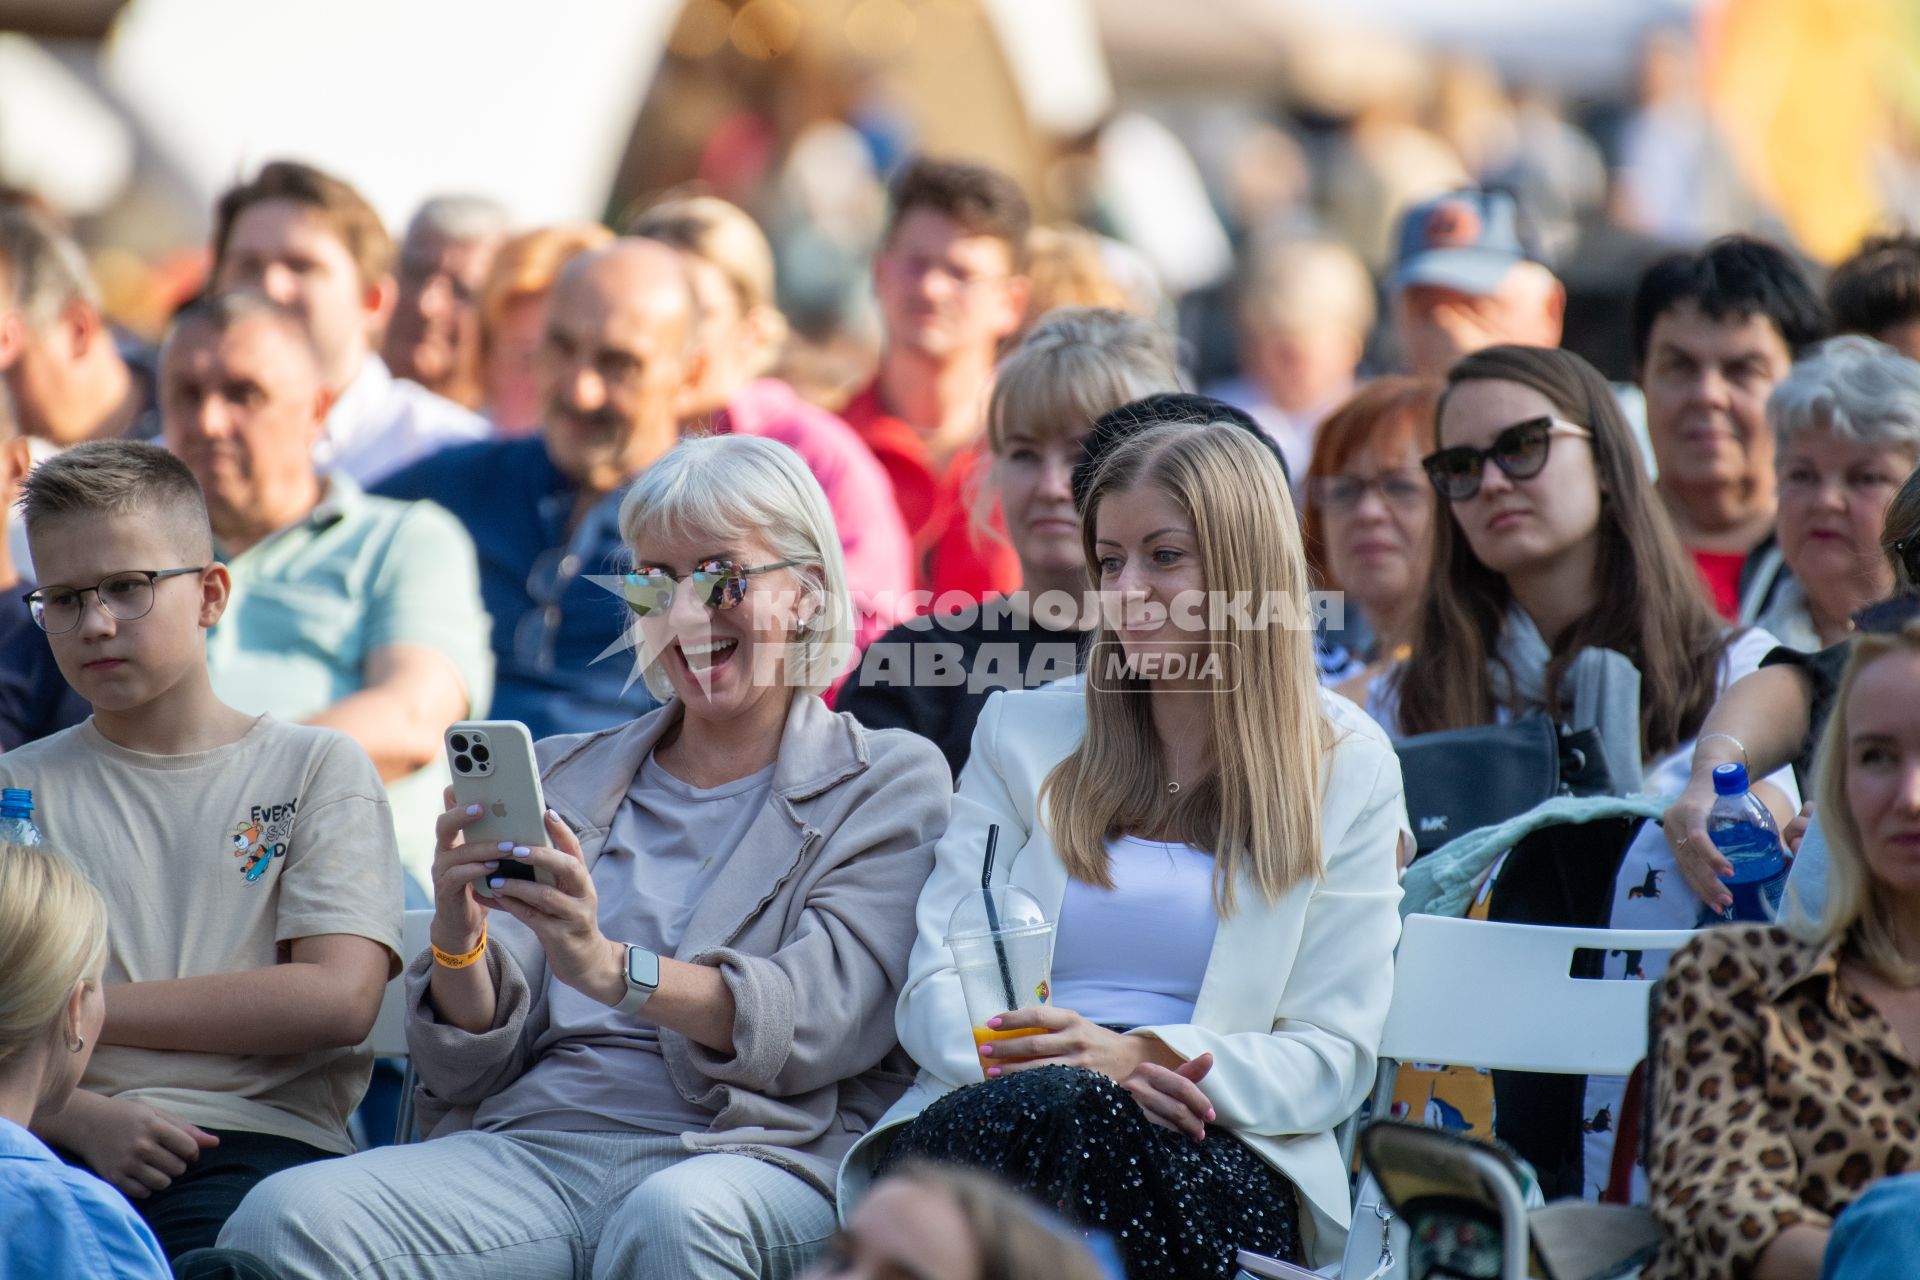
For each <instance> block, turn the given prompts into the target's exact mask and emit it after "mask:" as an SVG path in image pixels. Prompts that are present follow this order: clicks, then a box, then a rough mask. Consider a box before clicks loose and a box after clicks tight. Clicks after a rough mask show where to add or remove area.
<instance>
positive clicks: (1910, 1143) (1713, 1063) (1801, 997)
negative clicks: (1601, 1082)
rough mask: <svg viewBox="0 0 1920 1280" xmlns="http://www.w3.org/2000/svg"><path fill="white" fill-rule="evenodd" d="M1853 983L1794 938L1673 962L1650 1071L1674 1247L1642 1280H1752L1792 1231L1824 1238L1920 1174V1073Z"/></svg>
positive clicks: (1661, 1182) (1721, 940)
mask: <svg viewBox="0 0 1920 1280" xmlns="http://www.w3.org/2000/svg"><path fill="white" fill-rule="evenodd" d="M1838 976H1839V955H1838V953H1837V951H1836V949H1835V948H1832V947H1821V946H1819V945H1817V944H1814V943H1810V942H1805V941H1802V940H1801V939H1800V938H1799V937H1797V936H1796V935H1794V934H1792V933H1789V932H1788V931H1787V930H1785V929H1779V928H1761V927H1755V926H1747V927H1737V926H1736V927H1727V928H1719V929H1712V930H1709V931H1707V932H1706V933H1703V934H1701V935H1700V936H1699V937H1698V938H1696V939H1694V940H1693V941H1692V942H1690V943H1688V944H1687V945H1686V946H1685V947H1683V948H1682V949H1680V950H1679V951H1676V952H1675V953H1674V955H1673V959H1672V961H1671V962H1670V964H1669V965H1668V968H1667V972H1666V977H1665V978H1664V979H1663V980H1662V981H1661V984H1660V993H1659V1000H1660V1004H1659V1009H1658V1013H1657V1016H1656V1019H1655V1026H1654V1035H1655V1044H1654V1053H1655V1061H1654V1064H1653V1065H1652V1068H1651V1070H1652V1073H1653V1086H1654V1094H1653V1097H1654V1099H1655V1101H1654V1103H1653V1105H1654V1106H1655V1108H1656V1112H1655V1133H1654V1143H1653V1150H1652V1153H1651V1157H1652V1158H1651V1159H1650V1161H1649V1169H1648V1178H1649V1182H1650V1184H1651V1188H1652V1202H1653V1211H1654V1214H1655V1216H1656V1217H1657V1218H1658V1219H1659V1222H1660V1227H1661V1231H1662V1234H1663V1237H1664V1239H1663V1242H1662V1244H1661V1248H1660V1253H1659V1255H1658V1257H1656V1258H1655V1260H1654V1262H1653V1264H1652V1265H1651V1266H1649V1267H1648V1268H1647V1270H1646V1271H1645V1272H1644V1273H1643V1280H1693V1278H1694V1277H1702V1278H1704V1277H1709V1276H1711V1277H1721V1276H1731V1277H1745V1276H1748V1275H1751V1274H1752V1271H1753V1267H1754V1264H1755V1262H1756V1261H1757V1260H1758V1259H1759V1257H1760V1254H1761V1252H1762V1251H1763V1250H1764V1249H1765V1248H1766V1247H1767V1246H1768V1245H1769V1244H1771V1243H1772V1242H1773V1239H1774V1237H1775V1236H1777V1235H1779V1233H1780V1232H1782V1231H1784V1230H1785V1229H1786V1228H1788V1227H1790V1226H1793V1225H1795V1224H1797V1223H1808V1224H1811V1225H1814V1226H1820V1227H1825V1226H1827V1225H1829V1224H1830V1223H1831V1222H1832V1221H1833V1218H1834V1217H1835V1215H1837V1214H1838V1213H1839V1212H1840V1211H1841V1210H1842V1209H1844V1208H1846V1207H1847V1206H1848V1205H1849V1204H1851V1203H1852V1202H1853V1201H1854V1199H1855V1198H1856V1197H1858V1196H1859V1195H1860V1193H1861V1192H1862V1191H1864V1190H1865V1189H1866V1187H1867V1185H1868V1184H1869V1183H1871V1182H1873V1181H1874V1180H1875V1179H1877V1178H1881V1177H1886V1176H1891V1175H1893V1174H1898V1173H1905V1172H1907V1171H1909V1170H1913V1169H1920V1091H1917V1090H1916V1082H1917V1081H1920V1069H1917V1068H1916V1060H1915V1059H1914V1058H1913V1057H1912V1056H1911V1054H1910V1052H1909V1051H1907V1050H1905V1049H1903V1047H1902V1046H1901V1044H1900V1042H1899V1040H1898V1038H1897V1037H1896V1036H1895V1035H1894V1033H1893V1029H1892V1028H1891V1027H1889V1026H1888V1025H1887V1022H1886V1019H1884V1018H1883V1017H1881V1016H1880V1014H1879V1012H1878V1011H1876V1010H1875V1009H1874V1008H1873V1006H1871V1005H1870V1004H1868V1003H1867V1002H1866V1001H1865V1000H1863V999H1862V998H1861V997H1859V996H1858V995H1855V994H1853V993H1852V992H1850V991H1848V990H1846V989H1845V988H1844V987H1843V986H1842V985H1841V984H1840V982H1839V981H1838V980H1837V979H1838ZM1916 1047H1920V1046H1916Z"/></svg>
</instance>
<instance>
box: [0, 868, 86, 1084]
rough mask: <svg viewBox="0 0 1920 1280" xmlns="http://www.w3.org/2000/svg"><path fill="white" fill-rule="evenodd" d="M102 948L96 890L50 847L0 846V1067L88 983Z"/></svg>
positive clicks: (42, 1031)
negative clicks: (78, 984)
mask: <svg viewBox="0 0 1920 1280" xmlns="http://www.w3.org/2000/svg"><path fill="white" fill-rule="evenodd" d="M106 953H107V908H106V904H105V903H104V902H102V901H101V900H100V894H99V891H98V890H96V889H95V888H94V887H93V886H92V885H91V884H88V883H87V881H86V880H85V879H84V878H83V877H82V876H81V875H80V873H79V872H78V871H75V870H74V869H73V866H72V865H71V864H70V863H69V862H68V861H67V860H66V859H65V858H63V857H61V856H60V855H59V854H57V853H53V852H51V851H49V850H46V849H36V848H30V847H28V846H26V845H18V844H0V974H4V975H6V976H5V981H0V1070H4V1069H5V1068H7V1067H9V1066H11V1065H12V1064H13V1061H14V1059H16V1058H18V1057H19V1056H20V1055H21V1054H22V1053H24V1052H25V1051H26V1050H27V1049H28V1048H29V1047H30V1046H31V1045H32V1044H33V1042H34V1041H35V1040H37V1039H39V1037H40V1036H41V1035H43V1034H44V1033H45V1032H46V1029H47V1027H48V1026H49V1025H51V1024H52V1022H53V1020H54V1019H55V1018H57V1017H59V1016H60V1012H61V1010H63V1009H64V1008H66V1004H67V1000H68V999H69V998H70V997H71V996H72V995H73V986H74V984H75V983H76V982H81V981H89V982H91V981H94V980H95V979H96V978H97V977H98V975H99V973H100V965H101V962H102V961H103V960H104V959H105V958H106Z"/></svg>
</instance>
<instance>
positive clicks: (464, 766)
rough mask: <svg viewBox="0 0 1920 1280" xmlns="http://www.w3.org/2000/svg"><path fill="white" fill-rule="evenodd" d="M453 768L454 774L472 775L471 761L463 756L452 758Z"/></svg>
mask: <svg viewBox="0 0 1920 1280" xmlns="http://www.w3.org/2000/svg"><path fill="white" fill-rule="evenodd" d="M453 768H454V772H456V773H472V772H473V761H471V760H469V759H467V758H466V757H465V756H455V757H454V758H453Z"/></svg>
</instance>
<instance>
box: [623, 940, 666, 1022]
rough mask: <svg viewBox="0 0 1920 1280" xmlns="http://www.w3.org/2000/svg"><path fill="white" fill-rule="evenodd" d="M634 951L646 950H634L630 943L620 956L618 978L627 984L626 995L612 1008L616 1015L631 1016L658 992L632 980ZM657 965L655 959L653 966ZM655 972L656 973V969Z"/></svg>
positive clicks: (656, 988)
mask: <svg viewBox="0 0 1920 1280" xmlns="http://www.w3.org/2000/svg"><path fill="white" fill-rule="evenodd" d="M636 949H637V950H641V951H645V950H646V948H645V947H640V948H635V947H634V945H633V944H632V943H628V944H627V949H626V951H625V952H623V953H622V955H621V960H620V977H621V979H622V980H623V981H625V982H626V984H627V994H626V995H624V996H622V997H621V998H620V1003H619V1004H617V1005H615V1006H613V1007H614V1010H615V1011H616V1012H618V1013H623V1014H633V1013H638V1012H640V1010H641V1009H643V1008H645V1007H646V1003H647V1001H649V1000H651V999H653V993H654V992H655V991H657V990H659V988H658V987H657V986H655V987H643V986H641V985H640V984H639V983H636V982H635V981H634V980H633V952H634V951H635V950H636ZM650 954H651V953H650ZM658 963H659V961H658V959H657V958H656V960H655V964H656V965H657V964H658ZM655 972H656V973H657V972H658V969H657V968H656V970H655Z"/></svg>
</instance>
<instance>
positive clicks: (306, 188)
mask: <svg viewBox="0 0 1920 1280" xmlns="http://www.w3.org/2000/svg"><path fill="white" fill-rule="evenodd" d="M213 264H214V265H213V283H214V288H215V289H216V290H217V291H220V292H227V291H230V290H233V289H254V290H257V291H259V292H261V293H264V294H266V295H267V296H268V297H269V298H272V299H273V300H274V301H275V302H277V303H279V304H281V305H282V306H284V307H287V308H289V309H290V310H292V311H293V312H294V313H296V314H297V315H299V317H300V318H301V320H302V322H304V323H305V325H306V326H307V331H308V333H309V335H310V336H311V337H312V339H313V345H314V347H315V349H316V350H317V351H318V352H319V354H320V362H321V370H322V373H323V375H324V376H325V379H326V384H327V388H328V390H330V391H332V392H333V393H334V396H335V401H334V406H333V411H332V412H331V413H329V414H328V415H327V431H326V436H325V438H324V439H323V440H322V441H321V442H320V444H319V446H318V447H317V448H316V450H315V460H316V461H317V462H318V463H319V464H320V465H321V466H322V467H323V468H328V469H333V470H338V471H340V472H343V473H344V474H346V475H347V476H349V477H351V478H352V479H353V480H354V481H355V482H356V483H357V484H360V485H362V486H366V485H370V484H373V483H375V482H376V481H378V480H381V479H383V478H385V477H386V476H387V475H389V474H391V473H392V472H394V471H396V470H398V469H399V468H401V467H403V466H405V465H406V464H407V463H409V462H412V461H414V460H415V459H416V458H421V457H424V456H425V455H427V454H429V453H434V452H436V451H438V450H439V449H441V448H444V447H445V446H447V445H450V444H461V443H465V442H467V441H471V440H482V439H485V438H486V437H487V435H488V434H489V433H488V429H487V424H486V420H485V419H483V418H481V417H479V416H478V415H477V414H474V413H471V412H469V411H468V410H466V409H463V408H461V407H460V406H459V405H457V404H454V403H453V402H452V401H451V400H447V399H444V398H442V397H440V396H437V395H435V394H433V393H432V392H431V391H428V390H427V389H426V388H424V387H422V386H419V385H417V384H415V383H412V382H407V381H405V380H404V379H398V378H395V377H394V376H393V374H392V373H391V372H390V371H389V370H388V368H387V366H386V363H385V362H384V361H382V360H381V359H380V357H379V356H378V355H377V354H375V352H374V346H375V343H376V342H377V341H378V338H379V335H380V333H381V331H382V330H384V329H385V327H386V324H387V319H388V317H389V316H390V315H391V313H392V311H393V303H394V295H395V292H396V287H395V284H394V278H393V241H392V239H391V238H390V237H389V236H388V235H387V229H386V227H385V226H384V225H382V223H381V221H380V216H379V214H377V213H375V212H374V210H373V207H372V206H371V205H369V204H368V203H367V202H366V200H365V199H364V198H362V196H361V195H360V193H359V192H357V191H355V190H354V189H353V188H352V187H351V186H349V185H348V184H347V183H345V182H343V181H341V180H340V179H338V178H335V177H333V176H331V175H330V174H326V173H322V172H321V171H320V170H318V169H315V168H313V167H311V166H310V165H304V164H299V163H297V162H294V161H290V160H275V161H272V162H270V163H269V164H267V165H266V166H265V167H264V168H262V169H261V170H260V172H259V174H258V175H257V176H255V177H254V179H253V180H252V181H251V182H245V183H242V184H241V185H239V186H237V187H234V188H232V189H230V190H229V191H228V192H227V193H226V194H225V195H223V196H221V197H220V203H219V205H218V206H217V208H216V210H215V214H214V232H213Z"/></svg>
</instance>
